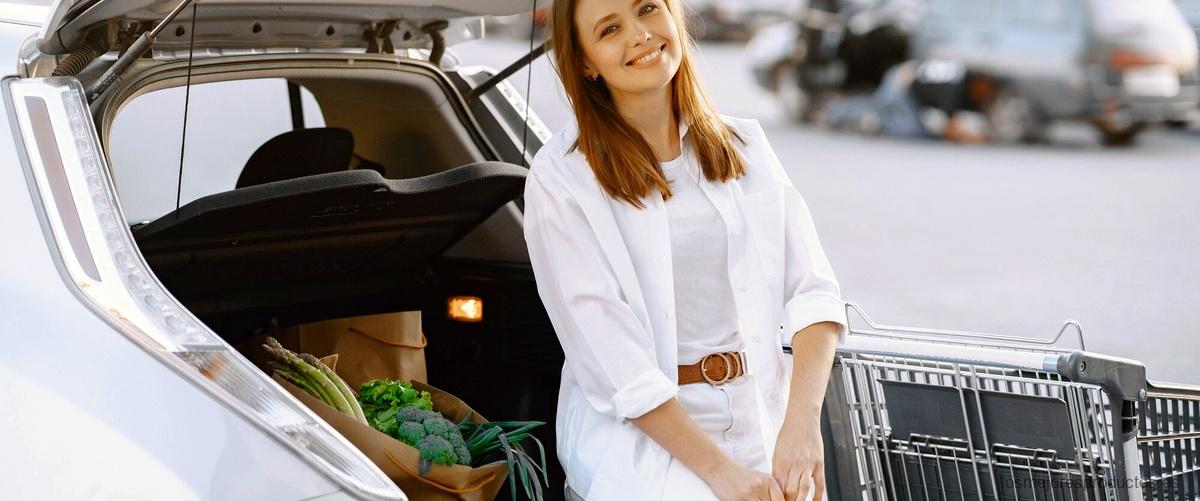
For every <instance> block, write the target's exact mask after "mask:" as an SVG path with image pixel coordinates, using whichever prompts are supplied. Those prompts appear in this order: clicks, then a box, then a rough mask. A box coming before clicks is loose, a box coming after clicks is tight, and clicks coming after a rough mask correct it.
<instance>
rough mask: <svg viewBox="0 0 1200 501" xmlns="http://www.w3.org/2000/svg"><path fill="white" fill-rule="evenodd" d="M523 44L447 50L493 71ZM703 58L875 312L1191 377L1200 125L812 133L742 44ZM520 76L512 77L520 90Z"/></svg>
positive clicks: (1196, 379) (541, 81)
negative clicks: (1066, 334) (1113, 133)
mask: <svg viewBox="0 0 1200 501" xmlns="http://www.w3.org/2000/svg"><path fill="white" fill-rule="evenodd" d="M527 48H528V41H525V42H523V43H522V42H514V41H505V40H498V41H478V42H470V43H468V44H466V45H464V46H461V47H459V48H458V49H457V50H456V52H458V53H459V54H460V55H461V56H462V57H463V59H464V60H465V61H466V62H468V63H469V62H481V61H488V62H487V63H486V64H488V65H490V66H493V67H497V68H499V67H503V66H504V64H506V62H507V61H512V60H515V59H516V58H517V57H519V56H520V55H521V54H523V53H524V51H525V50H527ZM701 57H702V58H703V61H702V63H701V69H702V71H703V72H704V74H705V83H706V85H707V87H708V89H709V91H710V97H711V98H712V100H713V101H714V103H715V104H716V106H717V107H718V109H719V111H721V112H723V113H728V114H731V115H735V116H741V117H751V118H758V119H759V120H760V121H761V122H762V124H763V126H764V129H766V131H767V134H768V136H769V138H770V140H771V143H772V146H773V147H774V149H775V152H776V154H777V155H778V156H779V158H780V160H781V162H782V163H783V165H784V166H785V167H786V168H787V170H788V173H789V174H790V175H791V178H792V181H793V183H794V184H795V185H796V187H797V188H798V189H799V190H800V192H801V193H802V194H803V195H804V197H805V199H806V200H807V202H808V204H809V206H810V208H811V210H812V213H813V216H814V220H815V223H816V226H817V229H818V232H819V234H820V238H821V242H822V244H823V246H824V248H825V251H826V253H827V255H828V256H829V259H830V261H831V262H832V264H833V266H834V269H835V271H836V272H837V275H838V278H839V280H840V282H841V284H842V289H843V293H844V294H843V295H844V296H845V297H846V298H847V299H850V300H853V301H855V302H857V303H859V304H860V305H862V306H863V308H864V309H866V311H867V312H868V313H869V314H870V315H871V317H872V318H873V319H874V320H876V321H877V322H881V323H885V324H892V325H904V326H921V327H934V328H940V329H958V330H971V331H976V332H990V333H997V334H1006V335H1019V336H1031V337H1041V338H1049V337H1053V336H1054V334H1055V333H1056V332H1057V331H1058V328H1059V326H1060V325H1061V324H1062V322H1063V321H1064V320H1065V319H1068V318H1072V319H1075V320H1078V321H1079V322H1080V323H1081V324H1082V326H1083V330H1084V334H1085V336H1086V342H1087V348H1088V349H1089V350H1092V351H1098V352H1102V353H1107V354H1112V355H1118V356H1125V357H1129V358H1134V359H1137V360H1141V361H1143V362H1145V363H1146V364H1147V371H1148V374H1149V377H1150V378H1151V379H1153V380H1163V381H1174V382H1186V383H1196V384H1200V369H1197V368H1196V367H1197V366H1196V364H1195V363H1194V358H1195V357H1196V355H1197V354H1200V336H1198V334H1200V287H1198V286H1197V284H1200V259H1198V258H1197V257H1196V255H1197V251H1198V250H1200V224H1197V222H1196V216H1197V214H1200V197H1198V196H1197V195H1198V194H1200V166H1197V165H1196V164H1197V162H1196V159H1197V158H1200V133H1197V132H1194V131H1192V132H1187V131H1152V132H1149V133H1147V134H1145V135H1144V136H1142V137H1141V138H1140V140H1139V144H1138V145H1137V146H1135V147H1132V148H1127V149H1106V148H1102V147H1101V146H1099V144H1098V143H1097V142H1096V140H1095V138H1094V137H1093V135H1092V133H1091V131H1090V130H1088V129H1086V128H1083V127H1079V126H1062V127H1057V128H1056V129H1055V130H1054V139H1055V141H1054V142H1053V143H1051V144H1048V145H1038V146H1013V147H996V146H987V145H983V146H963V145H956V144H947V143H938V142H925V141H909V140H894V139H887V138H871V137H863V136H857V135H853V134H849V133H837V132H831V131H824V130H817V129H812V128H805V127H801V126H797V125H794V124H791V123H788V122H787V121H785V120H783V119H782V117H781V116H780V115H779V112H778V109H777V106H776V105H775V103H774V101H773V99H772V98H771V96H770V95H769V94H767V93H766V92H764V91H762V90H760V89H758V88H757V87H756V86H755V85H754V83H753V81H752V78H751V76H750V71H749V68H748V66H747V63H746V61H744V60H743V58H742V53H741V52H740V47H739V46H737V45H710V44H706V45H702V46H701ZM526 76H527V74H526V72H520V73H518V74H517V75H514V77H513V78H512V79H511V80H510V81H511V82H512V83H513V84H514V85H516V86H517V87H518V88H519V89H521V90H522V92H524V90H525V82H526ZM530 90H531V101H532V103H533V106H534V109H535V110H537V111H538V113H539V114H540V115H541V116H542V118H543V120H544V121H545V122H546V123H547V125H548V126H549V127H550V129H551V130H553V131H557V130H558V129H559V128H561V127H562V126H563V125H565V124H566V123H567V121H568V120H571V119H572V118H571V114H570V108H569V107H568V105H567V102H566V100H565V98H564V97H562V94H561V90H560V89H559V88H558V87H557V78H556V77H555V76H554V74H553V70H552V69H551V67H550V66H549V65H548V64H547V58H541V59H539V60H538V61H537V63H536V64H535V66H534V71H533V75H532V80H531V89H530ZM856 322H857V324H856V325H862V322H861V321H859V319H857V318H853V317H852V318H851V323H852V324H855V323H856ZM1071 343H1072V342H1071V341H1067V342H1064V344H1065V345H1070V346H1073V345H1072V344H1071Z"/></svg>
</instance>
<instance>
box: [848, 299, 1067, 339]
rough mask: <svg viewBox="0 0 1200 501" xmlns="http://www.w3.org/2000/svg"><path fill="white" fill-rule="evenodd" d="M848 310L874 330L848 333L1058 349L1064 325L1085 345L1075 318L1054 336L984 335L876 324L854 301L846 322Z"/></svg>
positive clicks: (980, 333)
mask: <svg viewBox="0 0 1200 501" xmlns="http://www.w3.org/2000/svg"><path fill="white" fill-rule="evenodd" d="M850 310H854V311H857V312H858V315H859V316H860V317H862V319H863V320H864V321H865V322H867V325H868V326H870V329H871V331H873V332H864V331H861V330H856V329H850V334H851V335H868V336H869V335H879V333H880V331H886V332H889V333H895V336H899V337H907V338H911V339H916V340H937V339H952V338H958V339H969V340H972V344H975V345H978V346H980V347H994V348H1012V347H1019V345H1029V346H1037V347H1052V348H1057V347H1055V346H1054V345H1055V344H1057V343H1058V340H1059V339H1061V338H1062V337H1063V334H1065V333H1066V332H1067V328H1069V327H1074V328H1075V334H1076V338H1077V339H1078V340H1079V349H1080V350H1084V351H1086V350H1087V347H1086V345H1084V342H1083V327H1082V326H1080V325H1079V322H1076V321H1075V320H1070V319H1068V320H1067V321H1065V322H1063V325H1062V327H1061V328H1059V329H1058V334H1057V335H1055V336H1054V337H1053V338H1051V339H1039V338H1032V337H1021V336H1005V335H1001V334H987V333H982V332H969V331H956V330H945V329H927V328H920V327H902V326H896V325H884V324H878V323H875V321H874V320H871V317H870V316H868V315H867V312H865V311H863V309H862V307H860V306H859V305H858V303H855V302H853V301H846V318H847V321H849V317H850V315H849V313H850ZM927 336H935V338H933V339H931V338H929V337H927Z"/></svg>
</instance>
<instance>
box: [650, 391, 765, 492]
mask: <svg viewBox="0 0 1200 501" xmlns="http://www.w3.org/2000/svg"><path fill="white" fill-rule="evenodd" d="M753 377H754V376H742V377H739V378H737V379H735V380H733V381H730V382H728V383H726V384H723V385H720V386H713V385H710V384H708V383H695V384H685V385H682V386H680V387H679V394H678V395H677V396H676V398H677V399H679V403H680V405H682V406H683V409H684V410H685V411H687V413H688V415H689V416H691V417H692V419H693V420H694V421H696V424H698V425H700V429H701V430H704V432H705V433H707V434H708V436H709V437H711V438H712V439H713V441H714V442H716V444H717V447H720V448H721V450H722V451H723V452H724V453H725V455H726V456H728V457H729V458H730V459H732V460H733V461H734V462H736V463H738V464H740V465H742V466H745V467H748V468H751V469H755V470H759V471H761V472H764V473H770V472H771V458H768V457H766V452H765V445H764V444H763V443H762V434H761V433H760V432H759V426H760V423H759V419H758V404H757V402H755V399H756V398H757V396H756V395H755V393H754V385H753V384H752V383H753V382H752V381H751V378H753ZM663 499H666V500H674V499H680V500H688V501H700V500H715V499H717V497H716V495H714V494H713V492H712V489H709V487H708V484H707V483H705V482H704V480H702V479H700V477H698V476H697V475H696V474H695V473H694V472H692V470H690V469H689V468H688V467H687V466H684V464H683V463H681V462H679V461H678V460H676V459H675V458H673V457H672V458H671V464H670V466H668V467H667V476H666V487H665V488H664V489H663Z"/></svg>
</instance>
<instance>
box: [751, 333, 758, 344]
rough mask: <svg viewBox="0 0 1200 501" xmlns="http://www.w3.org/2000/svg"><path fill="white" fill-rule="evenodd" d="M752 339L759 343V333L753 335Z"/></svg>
mask: <svg viewBox="0 0 1200 501" xmlns="http://www.w3.org/2000/svg"><path fill="white" fill-rule="evenodd" d="M750 340H751V341H753V342H755V343H757V342H758V340H759V337H758V334H754V335H751V336H750Z"/></svg>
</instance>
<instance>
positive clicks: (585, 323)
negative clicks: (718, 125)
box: [524, 114, 847, 501]
mask: <svg viewBox="0 0 1200 501" xmlns="http://www.w3.org/2000/svg"><path fill="white" fill-rule="evenodd" d="M719 117H720V119H721V120H723V121H724V122H725V123H726V124H728V125H729V126H731V127H732V128H733V129H734V130H735V131H737V132H738V134H740V135H741V137H742V138H744V139H745V140H746V144H745V145H743V144H742V143H741V142H739V141H737V139H736V138H735V139H734V145H735V146H736V147H737V148H738V150H739V151H740V152H741V154H742V155H743V158H744V159H745V161H746V175H745V176H743V177H741V178H739V179H736V180H731V181H729V182H724V183H722V182H715V183H714V182H709V181H708V180H707V179H703V178H701V182H700V187H701V189H702V191H703V192H704V194H705V196H706V197H707V198H708V199H709V201H710V202H711V203H712V205H713V207H715V208H716V210H717V212H718V213H719V214H720V216H721V220H722V221H723V223H724V228H725V232H726V238H725V240H724V241H725V242H726V252H727V260H726V274H727V276H728V277H729V280H730V283H731V287H732V289H733V303H734V309H735V311H736V318H737V324H738V327H739V329H738V330H739V331H740V332H741V333H742V337H743V339H744V340H745V343H746V355H747V366H748V372H749V373H750V374H751V375H753V376H754V377H753V378H752V381H753V382H754V384H755V391H756V392H757V393H758V395H759V397H760V398H758V399H757V400H758V406H759V408H758V412H759V417H760V422H761V423H763V426H762V430H763V431H762V435H763V437H762V439H763V443H764V445H765V450H766V451H767V457H771V455H772V453H773V451H774V445H775V439H776V435H777V433H778V430H779V427H780V426H781V425H782V419H783V414H784V410H785V408H786V405H787V395H788V391H789V386H790V382H791V370H792V367H791V360H790V359H789V358H787V357H785V355H784V353H783V352H782V346H783V345H790V343H791V339H792V336H793V335H794V334H795V333H796V332H798V331H800V330H801V329H803V328H805V327H807V326H809V325H812V324H814V323H818V322H823V321H832V322H836V323H839V324H841V326H842V328H841V329H839V332H838V338H839V339H838V342H839V343H841V342H844V340H845V336H846V333H847V330H846V327H845V326H846V324H847V322H846V310H845V302H844V301H843V300H842V299H841V294H840V289H839V287H838V283H837V279H836V277H835V276H834V273H833V269H832V267H831V266H830V265H829V262H828V260H827V259H826V257H825V253H824V251H823V250H822V249H821V245H820V241H819V240H818V238H817V233H816V229H815V227H814V226H813V221H812V217H811V215H810V214H809V211H808V206H807V204H805V202H804V199H803V198H802V197H801V196H800V193H799V192H798V191H797V190H796V188H795V187H794V186H793V185H792V182H791V180H790V179H789V178H788V176H787V173H786V172H785V170H784V168H783V166H782V165H781V164H780V162H779V159H778V158H777V157H776V156H775V153H774V151H773V150H772V149H771V146H770V145H769V144H768V142H767V139H766V135H765V134H764V133H763V130H762V127H761V125H759V123H758V121H757V120H753V119H742V118H735V117H730V116H727V115H723V114H722V115H719ZM689 120H690V117H687V116H685V117H683V118H682V119H681V121H680V127H679V134H680V137H681V138H682V137H684V136H685V134H686V130H687V128H688V126H689ZM577 135H578V129H577V125H576V124H574V123H571V124H570V125H568V126H567V127H566V128H564V129H562V130H560V131H559V132H558V133H556V134H555V136H554V137H553V138H551V140H550V141H549V142H547V143H546V144H545V145H544V146H543V147H542V148H541V149H540V150H539V151H538V153H537V155H535V157H534V160H533V163H532V165H531V166H530V169H529V174H528V177H527V178H526V184H525V214H524V233H525V240H526V243H527V245H528V248H529V260H530V265H531V267H532V269H533V273H534V278H535V280H536V281H537V289H538V294H539V296H540V297H541V300H542V303H543V304H544V305H545V307H546V312H547V313H548V315H549V317H550V321H551V323H552V325H553V326H554V330H555V334H556V335H557V336H558V339H559V342H560V343H561V344H562V348H563V352H564V354H565V355H566V362H565V363H564V364H563V370H562V382H561V385H560V387H559V395H558V412H557V420H556V423H555V428H556V432H557V444H556V445H557V451H558V457H559V461H560V462H561V463H562V465H563V468H564V469H565V470H566V474H567V480H568V482H569V483H570V484H571V486H572V488H573V489H574V490H575V491H576V492H578V493H579V494H580V495H582V496H584V497H585V498H586V499H589V500H608V499H620V500H622V501H628V500H629V499H654V500H657V499H661V498H662V496H663V492H662V490H663V478H664V476H665V473H666V468H667V466H668V465H669V464H670V453H668V452H667V451H666V449H663V448H662V447H661V446H659V445H658V443H657V442H655V441H654V440H653V439H651V438H650V437H649V436H648V435H646V434H645V433H642V432H641V430H640V429H638V428H637V427H636V426H635V425H634V424H633V423H631V422H629V419H631V418H634V417H638V416H641V415H642V414H644V413H646V412H648V411H650V410H652V409H654V408H655V407H658V406H659V405H661V404H662V403H663V402H665V401H667V400H669V399H671V398H672V397H674V396H675V394H676V393H677V392H678V391H679V386H678V372H677V366H678V363H679V360H678V352H677V350H678V346H679V345H678V333H677V324H676V318H675V315H676V311H675V297H674V285H673V284H674V281H673V267H672V255H671V254H672V252H671V240H670V231H669V223H668V213H667V209H666V202H664V201H663V200H662V196H661V193H659V192H658V190H657V189H655V190H653V191H652V192H651V193H650V194H649V195H647V196H646V197H644V198H643V199H642V202H643V203H644V204H645V208H642V209H639V208H637V207H634V206H632V205H630V204H628V203H626V202H624V201H621V200H617V199H614V198H611V197H609V196H608V194H607V193H605V192H604V190H603V189H602V188H601V187H600V185H599V183H598V182H597V181H596V178H595V175H594V174H593V173H592V170H591V167H590V165H589V164H588V162H587V160H586V158H585V157H584V156H583V153H582V152H581V151H579V150H578V149H576V150H573V151H570V152H568V151H567V149H568V147H569V146H570V145H571V143H572V142H573V141H574V140H575V137H576V136H577ZM685 151H687V149H686V148H685ZM683 161H685V162H695V161H696V159H695V158H694V155H686V156H684V158H683Z"/></svg>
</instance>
